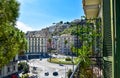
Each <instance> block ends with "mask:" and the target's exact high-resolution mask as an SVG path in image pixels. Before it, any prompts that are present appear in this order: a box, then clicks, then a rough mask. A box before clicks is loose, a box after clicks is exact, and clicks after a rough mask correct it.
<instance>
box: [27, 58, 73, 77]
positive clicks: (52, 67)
mask: <svg viewBox="0 0 120 78" xmlns="http://www.w3.org/2000/svg"><path fill="white" fill-rule="evenodd" d="M28 64H29V65H30V74H31V75H37V76H38V78H67V73H65V72H67V71H68V70H69V69H73V68H72V67H73V66H72V65H63V66H61V65H59V64H54V63H49V62H48V61H47V58H44V59H42V60H40V59H31V60H29V62H28ZM33 67H35V68H36V69H33ZM45 72H48V73H49V75H45ZM53 72H58V75H57V76H54V75H53ZM65 76H66V77H65Z"/></svg>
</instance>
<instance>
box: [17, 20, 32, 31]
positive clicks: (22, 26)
mask: <svg viewBox="0 0 120 78" xmlns="http://www.w3.org/2000/svg"><path fill="white" fill-rule="evenodd" d="M16 27H17V28H18V29H20V30H22V31H23V32H25V33H26V32H27V31H33V30H34V29H33V28H32V27H30V26H28V25H26V24H24V23H23V22H20V21H17V22H16Z"/></svg>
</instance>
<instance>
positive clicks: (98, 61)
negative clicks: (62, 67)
mask: <svg viewBox="0 0 120 78" xmlns="http://www.w3.org/2000/svg"><path fill="white" fill-rule="evenodd" d="M89 58H90V59H91V61H93V62H94V63H93V64H91V65H90V68H88V70H91V71H92V72H91V74H92V76H91V78H103V73H102V72H103V70H102V69H103V61H102V57H89ZM80 66H81V62H79V63H78V64H77V66H76V68H75V70H74V71H73V72H72V74H71V76H70V77H69V78H80V73H81V70H80V69H81V67H80ZM86 72H87V70H86ZM89 78H90V77H89Z"/></svg>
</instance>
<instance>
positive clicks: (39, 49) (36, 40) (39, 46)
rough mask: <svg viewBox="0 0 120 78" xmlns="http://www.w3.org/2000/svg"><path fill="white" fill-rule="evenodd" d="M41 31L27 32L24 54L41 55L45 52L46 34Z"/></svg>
mask: <svg viewBox="0 0 120 78" xmlns="http://www.w3.org/2000/svg"><path fill="white" fill-rule="evenodd" d="M42 33H43V32H37V31H34V32H33V31H31V32H27V34H26V39H27V42H28V50H27V51H26V55H27V56H28V55H43V56H45V54H46V52H47V42H48V36H47V35H45V34H44V33H43V34H42Z"/></svg>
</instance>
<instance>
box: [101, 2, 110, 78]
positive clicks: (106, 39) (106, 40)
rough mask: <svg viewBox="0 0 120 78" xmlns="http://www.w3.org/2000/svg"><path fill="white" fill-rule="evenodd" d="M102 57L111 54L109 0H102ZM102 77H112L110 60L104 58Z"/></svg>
mask: <svg viewBox="0 0 120 78" xmlns="http://www.w3.org/2000/svg"><path fill="white" fill-rule="evenodd" d="M103 26H104V27H103V57H106V58H108V57H110V56H112V35H111V9H110V0H103ZM104 78H112V61H110V60H106V59H104Z"/></svg>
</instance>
